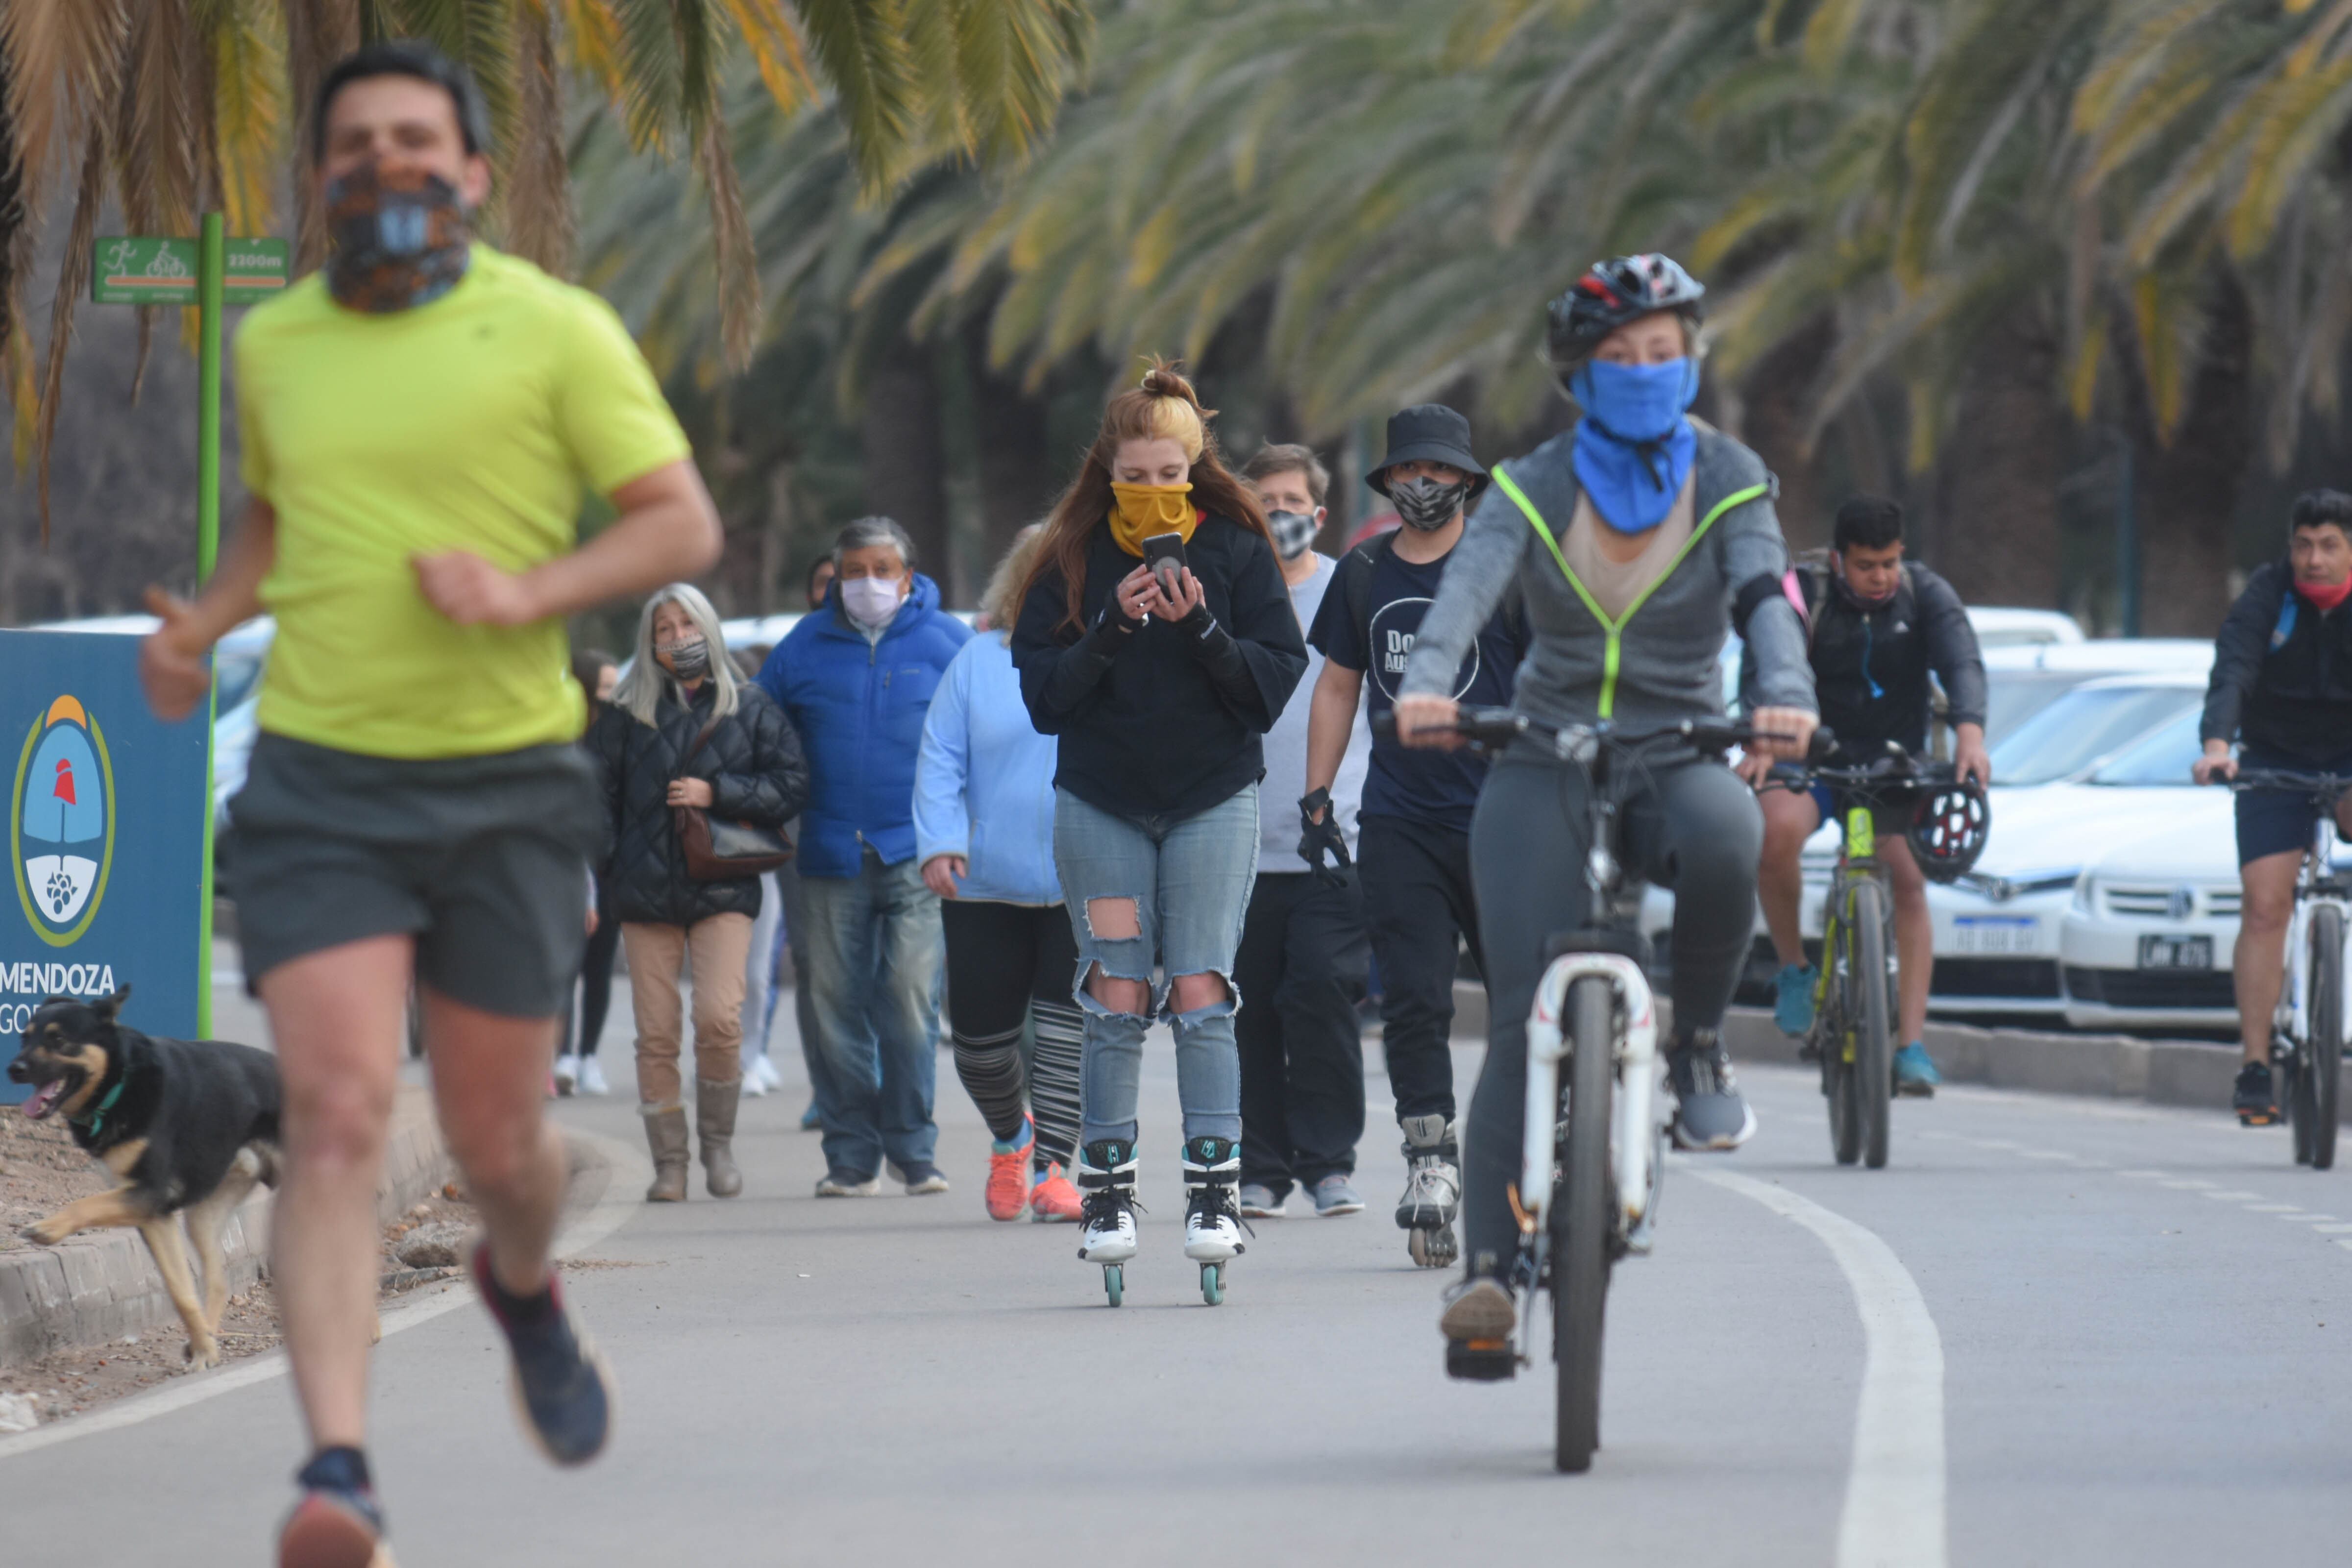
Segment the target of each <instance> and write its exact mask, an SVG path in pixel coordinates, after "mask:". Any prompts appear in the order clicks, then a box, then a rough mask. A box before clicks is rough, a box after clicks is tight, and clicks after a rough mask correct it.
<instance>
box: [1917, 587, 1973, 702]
mask: <svg viewBox="0 0 2352 1568" xmlns="http://www.w3.org/2000/svg"><path fill="white" fill-rule="evenodd" d="M1915 581H1916V582H1917V584H1919V598H1918V608H1919V616H1920V619H1921V620H1922V621H1923V622H1924V623H1925V629H1926V631H1927V668H1930V669H1932V670H1934V671H1935V672H1936V679H1937V680H1940V681H1942V682H1943V684H1944V702H1945V706H1946V713H1945V718H1946V719H1947V721H1949V722H1950V723H1951V725H1952V726H1953V727H1954V728H1955V729H1957V728H1958V727H1959V726H1960V725H1962V724H1975V725H1977V726H1979V728H1981V727H1982V726H1983V724H1984V721H1985V670H1984V655H1983V654H1981V653H1980V652H1979V651H1978V649H1977V629H1976V627H1974V626H1970V625H1969V611H1968V606H1967V605H1963V604H1961V603H1960V596H1959V595H1958V594H1957V593H1955V592H1954V591H1953V588H1952V585H1951V584H1949V583H1947V582H1945V581H1944V580H1943V578H1941V577H1939V576H1937V574H1934V573H1932V572H1928V571H1925V570H1922V571H1920V572H1919V573H1918V574H1917V576H1916V578H1915Z"/></svg>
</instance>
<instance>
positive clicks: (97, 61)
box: [0, 0, 130, 224]
mask: <svg viewBox="0 0 2352 1568" xmlns="http://www.w3.org/2000/svg"><path fill="white" fill-rule="evenodd" d="M129 23H130V12H129V7H128V6H127V5H125V3H124V0H9V4H8V5H5V6H0V48H5V49H6V51H7V54H8V63H9V71H8V115H9V119H10V121H11V122H12V123H13V124H14V125H15V127H16V153H17V160H18V164H19V166H20V167H21V168H22V169H23V171H24V174H23V178H22V182H21V191H20V199H22V200H23V202H24V204H25V209H26V212H27V213H28V214H30V215H31V219H32V221H33V222H34V223H35V224H37V223H39V222H40V219H41V213H42V209H43V207H44V206H45V205H46V202H45V197H46V196H47V191H48V182H49V180H50V179H51V178H52V177H53V175H54V174H55V173H56V172H57V169H58V165H59V163H61V162H63V161H64V160H65V159H67V158H68V157H69V156H72V155H73V154H74V153H75V152H76V150H77V149H79V146H80V144H81V137H82V135H83V133H84V132H85V131H86V130H87V129H88V127H89V122H90V121H92V120H93V119H94V118H95V117H96V116H98V115H99V114H100V113H102V112H104V111H105V106H106V105H108V104H110V102H111V99H110V94H109V91H108V89H109V86H110V82H111V80H112V79H113V76H114V74H115V73H116V72H117V71H119V70H120V69H121V59H122V41H123V37H124V36H125V34H126V32H127V31H128V28H129ZM81 162H82V160H80V159H79V158H77V159H76V166H77V167H79V163H81Z"/></svg>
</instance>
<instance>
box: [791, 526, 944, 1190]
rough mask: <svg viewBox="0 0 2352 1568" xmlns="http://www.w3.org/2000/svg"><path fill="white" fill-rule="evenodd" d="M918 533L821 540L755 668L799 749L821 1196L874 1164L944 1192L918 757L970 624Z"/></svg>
mask: <svg viewBox="0 0 2352 1568" xmlns="http://www.w3.org/2000/svg"><path fill="white" fill-rule="evenodd" d="M914 559H915V551H914V543H913V542H912V541H911V540H909V539H908V537H907V531H906V530H905V529H903V528H900V527H899V526H898V524H897V523H895V522H893V521H890V520H889V519H888V518H887V517H866V518H860V519H858V520H857V521H856V522H853V523H851V524H850V525H849V526H848V527H846V528H845V529H843V530H842V531H841V536H840V538H838V539H837V540H835V542H834V546H833V560H834V565H835V571H836V575H835V580H834V584H833V588H832V590H831V591H830V592H829V593H828V594H827V595H825V601H824V607H823V608H821V609H818V610H814V611H812V612H810V614H809V615H807V616H804V617H803V619H802V620H801V622H800V624H799V625H797V626H793V629H792V631H791V633H790V634H789V635H787V636H786V637H785V638H784V640H783V641H782V642H781V643H779V644H778V645H777V646H776V651H775V652H774V653H772V654H770V655H769V656H768V662H767V664H766V666H765V667H764V668H761V671H760V685H761V688H762V689H765V690H766V691H767V693H768V695H769V696H771V697H772V698H774V699H775V700H776V701H777V703H778V705H779V706H781V707H782V709H783V710H784V711H785V712H786V713H787V714H789V715H791V717H792V721H793V727H794V728H795V729H797V730H798V731H800V734H801V740H802V743H803V746H804V748H805V749H806V751H807V753H808V761H809V773H810V785H811V787H810V793H809V804H808V807H807V809H806V810H805V811H804V812H803V813H802V816H801V840H800V846H799V848H800V854H799V867H800V873H801V886H802V889H803V899H804V900H806V903H807V907H808V924H809V931H808V942H809V947H808V952H809V973H806V974H804V975H803V976H801V984H804V985H806V986H807V987H808V988H809V992H810V997H811V1000H812V1001H813V1002H814V1004H815V1015H816V1025H817V1039H816V1042H815V1046H816V1048H815V1049H814V1050H813V1051H811V1052H810V1053H809V1060H810V1062H811V1064H812V1066H813V1067H814V1075H815V1077H816V1079H817V1082H816V1083H815V1084H814V1086H813V1087H814V1089H815V1090H816V1103H817V1110H818V1112H819V1114H820V1115H821V1116H822V1117H823V1118H824V1163H825V1173H824V1180H823V1181H821V1182H819V1183H818V1184H817V1187H816V1195H817V1196H819V1197H821V1198H831V1197H864V1196H867V1195H870V1194H874V1193H876V1192H878V1191H880V1190H881V1167H882V1163H883V1161H884V1160H886V1159H887V1160H888V1161H889V1163H891V1164H892V1165H893V1166H894V1167H896V1168H897V1172H898V1177H899V1179H900V1180H901V1181H903V1182H905V1183H906V1184H907V1191H908V1192H909V1193H943V1192H945V1191H947V1190H948V1183H947V1178H946V1177H944V1176H942V1175H940V1172H939V1167H938V1166H937V1165H936V1164H934V1163H932V1154H933V1152H934V1150H935V1149H936V1146H937V1144H938V1142H939V1128H938V1126H937V1125H936V1124H934V1123H933V1121H931V1091H932V1085H933V1082H934V1079H935V1078H936V1076H937V1065H938V1064H937V1053H938V1049H939V1036H940V1016H939V973H940V900H939V896H938V895H937V894H935V893H933V892H932V891H931V890H930V889H928V888H926V887H924V886H923V879H922V876H921V872H920V869H919V866H918V865H917V862H916V859H915V821H914V797H915V758H916V755H917V753H918V752H919V751H920V750H921V748H922V743H923V720H924V717H925V715H926V714H928V713H929V710H930V706H931V693H932V692H933V691H934V690H935V689H938V687H939V683H940V674H941V672H943V671H944V670H945V669H946V668H947V667H948V662H949V660H950V659H952V658H955V655H956V650H957V649H958V648H960V647H962V646H963V645H964V643H965V642H966V641H968V640H969V639H970V638H971V629H970V628H969V627H967V626H964V624H963V623H962V622H961V621H959V620H957V619H956V618H955V617H954V616H950V615H947V614H944V613H943V612H942V611H941V610H940V591H939V587H938V585H937V584H934V583H933V582H932V581H931V580H930V579H929V577H925V576H923V575H921V574H919V573H917V572H916V571H915V570H914Z"/></svg>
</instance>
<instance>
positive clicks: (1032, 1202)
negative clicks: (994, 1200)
mask: <svg viewBox="0 0 2352 1568" xmlns="http://www.w3.org/2000/svg"><path fill="white" fill-rule="evenodd" d="M1078 1204H1079V1199H1078V1189H1077V1187H1076V1185H1075V1184H1073V1183H1072V1182H1071V1180H1070V1178H1069V1177H1067V1176H1066V1175H1064V1174H1063V1173H1062V1165H1061V1162H1060V1161H1058V1160H1057V1161H1055V1162H1054V1163H1052V1164H1049V1165H1047V1166H1046V1167H1045V1169H1044V1170H1042V1171H1040V1172H1038V1173H1037V1181H1036V1184H1035V1185H1034V1186H1032V1187H1031V1188H1030V1189H1029V1217H1030V1218H1031V1219H1034V1220H1035V1221H1037V1222H1038V1223H1039V1224H1041V1225H1052V1224H1056V1223H1066V1222H1072V1221H1075V1220H1076V1218H1077V1217H1078Z"/></svg>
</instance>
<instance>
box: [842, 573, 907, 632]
mask: <svg viewBox="0 0 2352 1568" xmlns="http://www.w3.org/2000/svg"><path fill="white" fill-rule="evenodd" d="M906 597H907V585H906V584H904V583H902V582H900V581H899V580H898V578H896V577H845V578H843V579H842V582H841V607H842V608H843V609H845V610H846V611H848V612H849V618H850V619H851V620H853V621H856V623H857V624H858V625H859V626H882V625H884V624H886V623H887V622H888V620H889V619H890V617H891V616H895V615H897V614H898V605H900V604H901V603H902V602H904V601H905V599H906Z"/></svg>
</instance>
